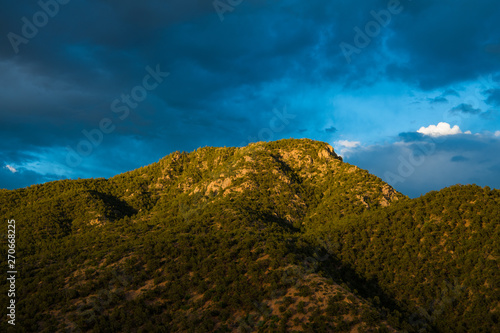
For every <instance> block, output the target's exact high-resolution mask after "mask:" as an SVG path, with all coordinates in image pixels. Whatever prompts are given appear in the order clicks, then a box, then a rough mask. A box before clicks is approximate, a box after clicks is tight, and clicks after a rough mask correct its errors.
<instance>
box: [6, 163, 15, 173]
mask: <svg viewBox="0 0 500 333" xmlns="http://www.w3.org/2000/svg"><path fill="white" fill-rule="evenodd" d="M5 168H7V169H9V171H10V172H12V173H16V172H17V169H16V168H14V167H13V166H11V165H8V164H7V165H6V166H5Z"/></svg>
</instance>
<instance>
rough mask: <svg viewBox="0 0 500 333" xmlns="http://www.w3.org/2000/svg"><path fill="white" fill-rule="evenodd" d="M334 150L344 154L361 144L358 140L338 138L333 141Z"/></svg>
mask: <svg viewBox="0 0 500 333" xmlns="http://www.w3.org/2000/svg"><path fill="white" fill-rule="evenodd" d="M333 145H334V148H335V151H336V152H337V153H338V154H339V155H342V156H344V155H345V154H347V153H349V152H351V151H352V150H353V149H354V148H357V147H359V146H360V145H361V142H359V141H349V140H339V141H335V142H334V143H333Z"/></svg>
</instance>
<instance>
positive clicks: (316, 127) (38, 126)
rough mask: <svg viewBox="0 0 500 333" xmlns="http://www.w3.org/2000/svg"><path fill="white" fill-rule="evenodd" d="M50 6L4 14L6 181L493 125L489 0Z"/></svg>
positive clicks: (0, 151) (1, 146) (494, 13)
mask: <svg viewBox="0 0 500 333" xmlns="http://www.w3.org/2000/svg"><path fill="white" fill-rule="evenodd" d="M49 2H50V0H47V1H46V2H43V1H42V3H49ZM51 3H52V4H54V3H55V2H54V1H53V2H51ZM57 3H59V5H58V8H57V13H56V10H55V7H53V9H52V10H53V12H52V13H50V12H48V9H44V8H43V6H41V5H40V4H39V3H38V2H35V1H33V2H19V1H18V2H12V3H10V4H9V6H7V7H6V8H5V10H3V11H2V12H1V13H0V35H1V36H4V37H3V38H2V39H1V40H0V71H1V72H2V75H1V76H0V85H1V86H2V89H1V91H0V163H1V164H0V165H2V168H0V187H5V188H16V187H22V186H27V185H30V184H34V183H39V182H44V181H48V180H54V179H60V178H76V177H109V176H112V175H114V174H117V173H120V172H124V171H127V170H130V169H134V168H137V167H140V166H142V165H145V164H149V163H152V162H154V161H156V160H158V159H159V158H161V157H162V156H164V155H166V154H169V153H171V152H173V151H175V150H186V151H190V150H193V149H196V148H197V147H200V146H205V145H212V146H234V145H242V144H247V143H249V142H251V141H258V140H276V139H280V138H288V137H297V138H299V137H308V138H312V139H317V140H323V141H328V142H331V143H334V142H338V143H339V148H340V149H344V153H345V154H347V155H348V154H351V153H352V152H354V149H357V148H359V147H357V146H356V147H352V146H351V147H349V145H352V143H353V142H359V144H357V145H358V146H362V147H367V146H374V145H381V146H385V143H386V142H393V141H394V137H395V136H397V135H398V134H399V133H411V134H409V136H416V135H421V134H422V133H418V132H415V130H416V129H418V128H421V127H422V128H423V131H424V132H425V131H427V132H425V133H423V134H429V133H431V132H429V131H434V132H432V133H435V134H442V133H451V132H453V134H455V135H454V137H457V138H458V137H461V135H460V132H457V131H456V130H455V127H454V126H455V125H458V126H459V128H462V129H463V130H464V131H465V130H471V131H472V132H475V133H477V132H484V131H490V132H492V133H494V132H495V131H497V130H499V129H500V117H499V114H498V110H499V109H498V106H499V101H500V99H499V94H498V92H499V91H500V85H499V84H498V83H499V82H500V58H499V54H500V53H498V52H497V51H496V48H495V45H497V44H498V36H500V26H499V25H498V21H499V20H500V7H499V6H498V5H497V2H496V0H480V1H475V2H471V1H467V0H459V1H452V0H444V1H439V2H436V1H409V0H401V1H399V2H389V1H383V0H354V1H332V2H327V1H324V2H303V1H298V0H284V1H279V2H275V1H260V0H256V1H243V2H225V3H227V4H228V6H229V7H228V8H230V10H227V11H224V12H222V13H221V12H220V10H219V12H218V11H217V9H216V8H214V6H213V2H211V1H198V0H185V1H180V0H173V1H168V2H165V1H160V0H154V1H148V2H137V1H132V0H123V1H117V0H88V1H84V2H77V1H70V2H64V1H62V0H58V2H57ZM63 3H64V4H63ZM394 6H395V7H394ZM49 11H50V10H49ZM40 13H41V14H40ZM44 13H45V14H44ZM44 15H45V16H46V18H47V19H46V22H45V21H44V20H45V19H44V17H45V16H44ZM35 30H36V31H35ZM14 35H16V36H18V37H15V38H14V37H13V36H14ZM13 38H14V39H13ZM347 44H349V45H352V46H354V47H355V48H356V49H357V50H356V52H354V53H352V54H351V55H350V61H349V62H348V61H347V60H346V57H345V52H344V51H343V49H342V47H341V45H347ZM147 68H152V69H154V70H156V69H157V68H159V69H160V72H168V73H170V74H169V76H168V77H162V79H163V81H162V82H156V81H154V77H153V76H152V74H151V73H150V72H149V71H148V70H147ZM147 75H150V79H146V76H147ZM155 83H158V85H157V86H156V85H155ZM153 85H155V87H154V88H153ZM148 87H149V88H151V89H149V88H148ZM115 101H118V102H115ZM284 109H286V110H287V111H286V112H287V113H286V114H288V115H290V116H288V117H287V116H286V114H285V115H283V110H284ZM275 110H279V112H281V113H282V114H281V116H277V115H276V112H275ZM441 122H443V123H444V122H445V123H448V124H450V125H452V126H451V127H450V128H449V129H448V128H439V123H441ZM429 124H438V125H436V128H435V129H429ZM441 126H442V125H441ZM447 131H448V132H447ZM343 144H345V145H343ZM485 144H487V143H486V142H485ZM491 148H492V149H497V146H495V145H494V144H492V146H491ZM356 151H358V150H356ZM384 151H385V152H386V153H388V154H389V151H386V150H384ZM483 151H485V150H483ZM75 152H76V153H75ZM75 154H76V155H75ZM367 154H368V152H367ZM459 155H460V154H458V153H457V156H459ZM460 156H461V155H460ZM68 160H70V162H68ZM7 165H8V166H11V167H13V168H15V169H16V170H17V171H18V172H16V173H13V172H12V171H11V170H10V169H9V168H7ZM372 167H373V170H376V164H375V163H374V164H373V166H371V165H367V168H368V169H369V170H370V171H371V170H372V169H371V168H372ZM460 175H461V174H460V173H457V178H456V181H457V182H458V181H459V180H460V179H461V178H460V177H461V176H460ZM421 177H425V175H424V174H421ZM423 180H425V179H424V178H423Z"/></svg>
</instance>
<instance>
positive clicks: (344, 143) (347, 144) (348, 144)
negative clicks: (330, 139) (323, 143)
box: [335, 140, 361, 148]
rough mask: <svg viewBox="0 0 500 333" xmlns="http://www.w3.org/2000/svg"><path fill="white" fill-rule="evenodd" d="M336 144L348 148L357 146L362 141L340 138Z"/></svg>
mask: <svg viewBox="0 0 500 333" xmlns="http://www.w3.org/2000/svg"><path fill="white" fill-rule="evenodd" d="M335 144H336V145H339V146H342V147H346V148H356V147H358V146H359V145H360V144H361V142H359V141H349V140H339V141H335Z"/></svg>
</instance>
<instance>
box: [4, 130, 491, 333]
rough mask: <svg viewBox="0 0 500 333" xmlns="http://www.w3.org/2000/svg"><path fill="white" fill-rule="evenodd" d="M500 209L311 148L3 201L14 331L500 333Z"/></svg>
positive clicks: (225, 153) (293, 146) (57, 187)
mask: <svg viewBox="0 0 500 333" xmlns="http://www.w3.org/2000/svg"><path fill="white" fill-rule="evenodd" d="M499 204H500V191H498V190H491V189H489V188H480V187H477V186H460V185H457V186H453V187H450V188H447V189H443V190H441V191H439V192H431V193H428V194H427V195H425V196H422V197H420V198H417V199H409V198H407V197H406V196H404V195H402V194H401V193H398V192H397V191H395V190H394V189H393V188H392V187H391V186H389V185H388V184H386V183H384V182H383V181H382V180H381V179H379V178H378V177H376V176H373V175H371V174H369V173H368V172H367V171H365V170H361V169H359V168H358V167H356V166H353V165H350V164H348V163H345V162H343V161H342V159H341V158H340V157H339V156H337V155H336V153H335V152H334V150H333V149H332V147H331V146H329V145H328V144H326V143H323V142H317V141H312V140H307V139H302V140H295V139H289V140H280V141H276V142H268V143H263V142H260V143H254V144H250V145H249V146H247V147H243V148H211V147H205V148H200V149H198V150H196V151H193V152H191V153H180V152H176V153H173V154H170V155H168V156H166V157H165V158H163V159H161V160H160V161H158V162H157V163H154V164H152V165H149V166H146V167H143V168H140V169H137V170H134V171H130V172H127V173H124V174H121V175H118V176H115V177H112V178H110V179H103V178H100V179H84V180H81V179H79V180H63V181H55V182H50V183H46V184H42V185H34V186H30V187H28V188H24V189H18V190H14V191H8V190H0V215H1V216H2V220H3V221H5V222H6V221H8V220H11V219H15V225H16V269H17V271H18V273H17V280H16V296H15V300H16V317H15V324H16V325H15V326H12V325H10V324H8V323H7V321H6V320H4V321H2V323H1V324H0V325H1V327H0V329H1V330H2V331H4V332H9V331H13V332H14V331H15V332H38V331H41V332H55V331H58V332H233V331H241V332H273V331H279V332H292V331H305V332H494V331H499V323H498V311H499V305H500V302H499V301H500V295H499V275H498V272H499V267H498V258H499V239H500V228H499V223H498V217H499V216H500V211H499V210H500V205H499ZM4 225H5V227H4V230H5V231H6V230H7V227H6V225H7V223H5V224H4ZM4 236H5V235H4ZM8 244H9V243H8V238H7V237H2V244H0V255H2V256H3V257H4V258H6V257H7V254H8V253H7V249H8ZM0 284H1V286H2V290H4V291H5V292H2V293H1V294H0V304H9V303H8V302H9V300H10V298H8V296H7V290H8V289H9V285H10V282H9V281H7V280H5V279H4V280H2V281H1V282H0Z"/></svg>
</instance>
